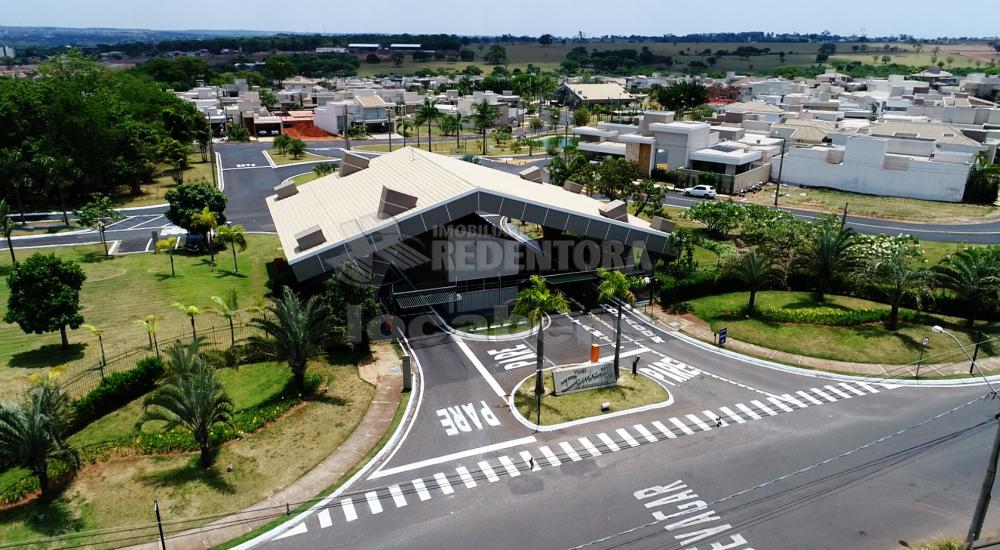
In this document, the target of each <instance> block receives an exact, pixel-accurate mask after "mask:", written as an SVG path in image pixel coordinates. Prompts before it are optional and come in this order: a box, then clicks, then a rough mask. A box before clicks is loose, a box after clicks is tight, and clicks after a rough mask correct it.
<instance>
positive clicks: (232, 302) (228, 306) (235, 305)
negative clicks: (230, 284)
mask: <svg viewBox="0 0 1000 550" xmlns="http://www.w3.org/2000/svg"><path fill="white" fill-rule="evenodd" d="M212 302H214V303H215V307H213V308H212V309H211V310H210V311H211V312H212V313H214V314H216V315H218V316H219V317H222V318H224V319H225V320H227V321H229V345H230V347H232V346H235V345H236V326H235V325H234V323H233V320H234V319H236V317H238V316H239V314H240V304H239V301H238V300H237V299H236V289H235V288H230V289H229V292H227V293H226V297H225V298H223V297H221V296H212Z"/></svg>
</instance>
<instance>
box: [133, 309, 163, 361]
mask: <svg viewBox="0 0 1000 550" xmlns="http://www.w3.org/2000/svg"><path fill="white" fill-rule="evenodd" d="M135 324H137V325H139V326H141V327H142V330H144V331H146V336H147V337H148V338H149V349H153V350H156V356H157V357H159V356H160V346H159V343H158V342H157V341H156V331H158V330H160V318H159V317H157V316H156V315H147V316H145V317H143V318H142V319H136V321H135Z"/></svg>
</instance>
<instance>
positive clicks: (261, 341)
mask: <svg viewBox="0 0 1000 550" xmlns="http://www.w3.org/2000/svg"><path fill="white" fill-rule="evenodd" d="M267 312H268V313H269V314H270V315H262V316H260V317H255V318H253V319H251V320H250V324H252V325H253V326H255V327H257V328H259V329H261V330H262V331H263V332H264V334H266V336H251V337H250V344H251V345H252V346H253V347H255V348H256V349H257V350H259V351H260V352H261V353H263V354H264V355H265V356H267V357H270V358H272V359H274V360H277V361H284V362H286V363H287V364H288V368H289V369H291V371H292V375H293V376H294V378H295V385H296V387H297V388H298V389H299V391H302V390H304V389H305V382H306V367H307V366H308V363H309V359H311V358H313V357H316V356H318V355H320V354H322V353H323V343H324V341H325V340H326V334H327V328H328V326H329V323H330V321H329V319H330V315H328V312H327V311H326V308H325V307H324V306H323V305H322V302H320V301H319V298H318V296H313V297H311V298H309V299H308V300H306V301H305V302H302V301H300V300H299V298H298V297H297V296H296V295H295V293H294V292H292V289H290V288H288V287H285V288H284V290H283V291H282V294H281V298H280V299H279V300H278V301H277V303H275V304H274V305H272V306H270V307H268V308H267Z"/></svg>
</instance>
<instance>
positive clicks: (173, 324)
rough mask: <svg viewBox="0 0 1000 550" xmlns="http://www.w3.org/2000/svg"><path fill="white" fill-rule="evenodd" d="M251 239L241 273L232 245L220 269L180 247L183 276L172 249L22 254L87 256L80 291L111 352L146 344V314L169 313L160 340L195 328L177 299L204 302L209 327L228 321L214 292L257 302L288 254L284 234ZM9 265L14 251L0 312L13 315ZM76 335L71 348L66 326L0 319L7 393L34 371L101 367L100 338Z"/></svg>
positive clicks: (1, 280) (0, 378)
mask: <svg viewBox="0 0 1000 550" xmlns="http://www.w3.org/2000/svg"><path fill="white" fill-rule="evenodd" d="M247 241H248V245H249V246H248V247H247V250H246V251H245V252H242V253H240V254H239V255H238V258H239V265H240V270H239V273H234V272H233V271H232V267H233V264H232V256H231V255H230V254H229V253H228V251H222V252H221V253H220V254H217V255H216V263H217V267H216V268H215V270H214V271H213V270H212V269H211V266H210V262H209V257H208V256H207V255H189V254H186V253H177V254H176V255H175V256H174V263H175V265H176V270H177V276H176V277H171V276H170V260H169V258H168V257H167V256H166V255H164V254H130V255H127V256H113V257H111V258H105V257H104V250H103V248H102V247H101V246H100V245H96V246H79V247H58V248H45V249H41V250H32V251H28V250H23V249H22V250H19V251H18V254H19V257H20V258H25V257H27V255H29V254H31V253H45V254H55V255H57V256H59V257H62V258H67V259H71V260H74V261H77V262H80V264H81V266H82V268H83V270H84V272H85V273H86V274H87V281H86V282H84V283H83V290H82V291H81V295H80V303H81V306H82V307H81V309H82V313H83V316H84V318H85V320H86V322H87V323H90V324H93V325H96V326H98V327H101V328H103V329H104V347H105V351H106V352H107V354H108V356H109V357H110V356H113V355H115V354H117V353H119V352H122V351H124V350H125V349H132V348H136V347H139V346H143V345H145V344H146V342H147V337H146V334H145V330H144V329H143V328H142V327H141V326H138V325H137V324H136V322H135V321H136V320H137V319H140V318H143V317H145V316H146V315H158V316H161V317H162V318H163V320H162V321H161V323H160V329H159V332H158V335H159V338H160V340H166V339H167V338H170V337H174V336H177V335H179V334H187V333H190V330H191V327H190V324H189V323H188V320H187V317H185V316H184V315H183V314H182V313H181V312H179V311H178V310H176V309H172V308H171V307H170V305H171V304H173V303H174V302H181V303H183V304H190V305H196V306H198V307H199V308H201V309H202V311H203V314H202V315H201V316H199V317H197V318H196V323H197V325H198V326H199V327H202V328H209V327H210V326H213V325H214V326H219V327H221V326H223V325H224V324H225V320H224V319H221V318H219V317H217V316H215V315H211V314H209V313H208V312H207V311H206V310H208V309H209V307H210V306H212V301H211V297H212V296H224V295H225V292H227V291H228V290H229V289H230V288H233V289H235V290H236V291H237V293H238V295H239V299H240V303H241V305H243V306H250V305H254V304H255V303H256V301H257V300H258V299H260V298H261V297H263V296H264V295H265V294H266V293H268V292H269V289H268V287H267V282H268V263H269V262H271V261H272V260H273V259H274V258H276V257H280V256H281V255H282V253H281V248H280V247H279V245H278V240H277V237H274V236H271V235H247ZM9 270H10V256H9V255H7V254H6V253H4V254H0V314H3V313H6V307H7V296H8V290H7V280H6V274H7V273H8V272H9ZM69 341H70V347H69V349H67V350H63V349H61V348H60V345H59V333H58V332H54V333H46V334H25V333H23V332H22V331H21V329H20V328H19V327H18V326H17V325H13V324H6V323H0V398H11V397H14V396H16V395H17V392H18V391H19V390H20V389H21V388H22V387H23V385H24V384H25V383H26V382H27V376H28V375H29V374H31V373H33V372H39V371H40V370H44V369H46V368H50V367H54V366H57V365H61V364H66V363H69V364H70V365H71V369H70V372H69V373H67V375H71V374H72V373H73V372H74V371H76V370H77V369H80V368H83V367H90V366H93V362H94V361H96V359H97V358H98V357H100V349H99V348H98V346H97V342H96V340H95V339H94V338H93V336H91V335H90V333H89V332H87V331H86V330H84V329H82V328H81V329H79V330H75V331H69Z"/></svg>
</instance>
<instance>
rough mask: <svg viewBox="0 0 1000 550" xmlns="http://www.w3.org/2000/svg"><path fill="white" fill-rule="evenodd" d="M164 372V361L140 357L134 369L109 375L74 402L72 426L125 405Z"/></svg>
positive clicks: (153, 383) (84, 422)
mask: <svg viewBox="0 0 1000 550" xmlns="http://www.w3.org/2000/svg"><path fill="white" fill-rule="evenodd" d="M161 376H163V361H161V360H160V359H159V358H157V357H146V358H144V359H140V360H139V362H138V363H137V364H136V366H135V368H134V369H131V370H128V371H125V372H116V373H113V374H110V375H108V376H106V377H105V378H104V379H103V380H101V383H100V384H98V385H97V387H96V388H94V389H93V390H91V391H90V392H89V393H87V394H86V395H84V396H83V397H81V398H80V399H77V400H76V401H74V402H73V426H72V429H71V431H73V432H77V431H79V430H81V429H82V428H83V427H84V426H86V425H87V424H90V423H91V422H93V421H95V420H97V419H98V418H100V417H102V416H104V415H106V414H108V413H110V412H112V411H114V410H116V409H118V408H120V407H123V406H125V405H126V404H127V403H128V402H130V401H132V400H134V399H138V398H139V397H141V396H142V395H143V394H146V393H149V392H150V391H152V390H153V388H155V387H156V381H157V380H159V379H160V377H161Z"/></svg>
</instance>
